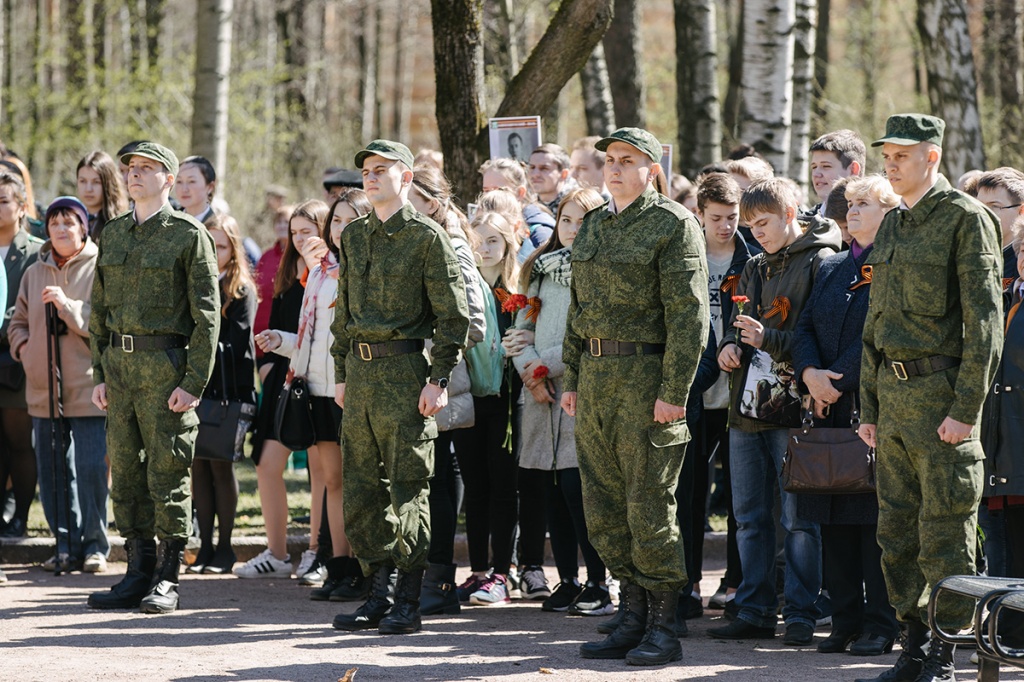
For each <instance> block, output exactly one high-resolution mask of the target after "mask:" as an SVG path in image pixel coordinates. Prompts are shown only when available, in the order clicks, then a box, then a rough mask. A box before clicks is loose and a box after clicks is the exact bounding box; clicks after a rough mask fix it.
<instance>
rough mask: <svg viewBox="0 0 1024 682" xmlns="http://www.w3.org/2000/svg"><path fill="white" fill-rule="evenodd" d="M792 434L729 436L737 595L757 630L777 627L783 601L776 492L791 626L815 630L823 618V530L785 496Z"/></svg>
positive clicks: (734, 432) (731, 433)
mask: <svg viewBox="0 0 1024 682" xmlns="http://www.w3.org/2000/svg"><path fill="white" fill-rule="evenodd" d="M788 438H789V429H772V430H771V431H761V432H759V433H746V432H744V431H739V430H737V429H731V430H730V431H729V465H730V468H731V472H730V473H731V479H732V503H733V510H734V512H735V515H736V542H737V545H738V546H739V552H740V565H741V566H743V581H742V582H741V583H740V586H739V589H738V590H737V592H736V604H737V606H738V607H739V618H740V619H741V620H743V621H746V622H747V623H750V624H752V625H755V626H758V627H775V623H776V614H777V613H778V608H779V600H778V596H777V595H776V593H775V519H774V516H773V509H774V505H775V491H776V486H777V489H778V490H779V491H781V493H782V527H783V529H784V530H785V532H786V538H785V542H784V547H785V555H786V586H785V596H786V605H785V607H784V608H783V609H782V617H783V619H784V620H785V621H786V624H787V625H790V624H793V623H806V624H807V625H810V626H811V627H812V628H813V627H814V624H815V621H816V620H817V619H818V616H819V615H820V611H819V609H818V607H817V606H816V605H815V600H816V599H817V597H818V593H819V592H820V591H821V534H820V531H819V529H818V524H816V523H811V522H809V521H804V520H802V519H800V518H798V517H797V514H796V496H795V495H791V494H790V493H787V492H785V491H784V490H782V484H781V480H780V477H781V474H782V459H783V457H784V456H785V454H786V442H787V440H788Z"/></svg>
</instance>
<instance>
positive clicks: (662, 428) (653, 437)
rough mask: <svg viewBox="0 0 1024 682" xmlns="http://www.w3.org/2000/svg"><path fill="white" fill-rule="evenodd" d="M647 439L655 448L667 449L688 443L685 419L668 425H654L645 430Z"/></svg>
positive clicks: (688, 430) (688, 431)
mask: <svg viewBox="0 0 1024 682" xmlns="http://www.w3.org/2000/svg"><path fill="white" fill-rule="evenodd" d="M647 437H648V438H649V439H650V441H651V445H653V446H654V447H656V448H667V447H670V446H672V445H682V444H683V443H689V442H690V428H689V427H688V426H687V425H686V420H685V419H677V420H675V421H673V422H669V423H668V424H655V425H654V426H649V427H648V428H647Z"/></svg>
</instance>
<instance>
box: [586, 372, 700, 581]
mask: <svg viewBox="0 0 1024 682" xmlns="http://www.w3.org/2000/svg"><path fill="white" fill-rule="evenodd" d="M661 361H662V356H661V355H642V356H619V357H615V356H610V357H601V358H595V357H592V356H590V355H588V354H586V353H584V355H583V357H582V358H581V359H580V372H579V381H578V385H577V403H576V405H577V407H576V454H577V456H578V457H579V463H580V478H581V479H582V483H583V511H584V515H585V516H586V521H587V533H588V534H589V536H590V542H591V544H593V545H594V549H596V550H597V552H598V554H599V555H600V556H601V559H602V561H604V563H605V565H607V566H608V570H609V571H611V573H612V575H613V576H615V577H616V578H618V579H619V580H628V581H630V582H633V583H635V584H637V585H640V586H641V587H644V588H645V589H648V590H671V589H680V588H682V587H683V585H685V584H686V581H687V578H686V566H685V561H684V553H683V540H682V535H681V534H680V531H679V521H678V520H677V518H676V498H675V492H676V486H677V484H678V482H679V472H680V469H682V466H683V455H684V453H685V451H686V443H687V441H689V440H690V432H689V429H688V428H687V426H686V423H685V420H682V419H680V420H678V421H675V422H672V423H670V424H656V423H655V422H654V402H655V400H657V397H658V390H659V388H660V387H661Z"/></svg>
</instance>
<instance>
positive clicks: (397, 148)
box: [356, 140, 416, 169]
mask: <svg viewBox="0 0 1024 682" xmlns="http://www.w3.org/2000/svg"><path fill="white" fill-rule="evenodd" d="M374 155H377V156H383V157H384V158H385V159H391V160H392V161H401V162H402V163H404V164H405V165H406V166H408V167H409V168H410V169H412V167H413V165H414V164H415V163H416V162H415V161H414V160H413V157H412V152H411V151H409V148H408V147H406V146H405V145H404V144H402V143H401V142H392V141H391V140H374V141H373V142H371V143H370V144H368V145H366V148H365V149H363V150H362V151H360V152H357V153H356V168H360V169H361V168H362V167H363V161H366V157H368V156H374Z"/></svg>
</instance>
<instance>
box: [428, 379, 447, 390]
mask: <svg viewBox="0 0 1024 682" xmlns="http://www.w3.org/2000/svg"><path fill="white" fill-rule="evenodd" d="M428 383H431V384H434V385H435V386H437V387H438V388H440V389H442V390H443V389H446V388H448V379H446V378H444V377H441V378H440V379H431V380H430V381H429V382H428Z"/></svg>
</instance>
